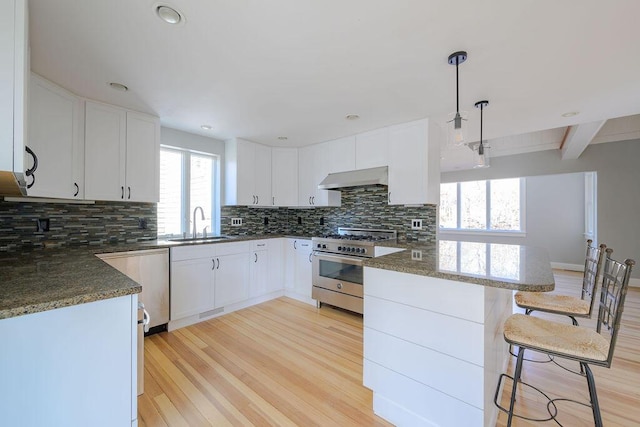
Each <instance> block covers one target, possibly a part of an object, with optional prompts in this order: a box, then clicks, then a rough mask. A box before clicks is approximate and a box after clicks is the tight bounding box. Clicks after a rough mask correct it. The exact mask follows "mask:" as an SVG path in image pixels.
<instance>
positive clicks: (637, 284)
mask: <svg viewBox="0 0 640 427" xmlns="http://www.w3.org/2000/svg"><path fill="white" fill-rule="evenodd" d="M551 268H556V269H558V270H568V271H584V265H580V264H566V263H563V262H552V263H551ZM629 287H631V288H640V279H637V278H633V277H632V278H631V279H629Z"/></svg>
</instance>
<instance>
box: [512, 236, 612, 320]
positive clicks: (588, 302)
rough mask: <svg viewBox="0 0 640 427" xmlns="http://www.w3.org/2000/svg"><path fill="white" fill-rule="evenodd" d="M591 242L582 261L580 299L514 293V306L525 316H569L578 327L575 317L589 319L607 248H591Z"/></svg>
mask: <svg viewBox="0 0 640 427" xmlns="http://www.w3.org/2000/svg"><path fill="white" fill-rule="evenodd" d="M591 243H593V241H592V240H591V239H589V240H587V255H586V257H585V261H584V276H583V278H582V293H581V296H580V298H578V297H575V296H571V295H559V294H552V293H546V292H522V291H520V292H516V295H515V297H514V299H515V302H516V305H517V306H518V307H520V308H524V309H525V314H531V312H533V311H544V312H547V313H554V314H560V315H564V316H569V317H570V318H571V321H572V322H573V324H574V325H576V326H577V325H578V321H577V320H576V317H582V318H587V319H588V318H590V317H591V313H592V311H593V306H594V305H595V300H596V298H595V297H594V295H595V293H596V288H597V285H598V279H599V277H600V271H601V267H602V258H603V257H604V252H605V250H606V248H607V246H606V245H604V244H602V245H600V247H594V246H591Z"/></svg>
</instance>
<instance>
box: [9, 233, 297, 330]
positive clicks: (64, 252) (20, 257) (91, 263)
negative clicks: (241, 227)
mask: <svg viewBox="0 0 640 427" xmlns="http://www.w3.org/2000/svg"><path fill="white" fill-rule="evenodd" d="M279 237H289V236H283V235H273V234H270V235H256V236H230V237H229V238H228V239H224V240H221V241H218V242H215V244H219V243H226V242H238V241H247V240H261V239H272V238H279ZM295 238H301V237H299V236H298V237H295ZM196 244H212V242H168V241H166V240H149V241H144V242H134V243H113V244H104V245H95V246H92V245H78V246H60V247H48V248H33V249H21V250H15V251H0V319H6V318H10V317H16V316H21V315H25V314H32V313H38V312H41V311H47V310H53V309H56V308H62V307H67V306H71V305H77V304H84V303H88V302H93V301H98V300H103V299H109V298H115V297H119V296H124V295H130V294H135V293H139V292H141V291H142V287H141V286H140V285H139V284H138V283H136V282H135V281H133V280H131V279H130V278H128V277H127V276H126V275H124V274H122V273H120V272H119V271H118V270H116V269H115V268H113V267H111V266H110V265H108V264H107V263H105V262H103V261H102V260H101V259H99V258H98V257H96V255H98V254H105V253H114V252H131V251H140V250H150V249H168V248H170V247H175V246H186V245H196Z"/></svg>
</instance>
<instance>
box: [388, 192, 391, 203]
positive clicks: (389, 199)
mask: <svg viewBox="0 0 640 427" xmlns="http://www.w3.org/2000/svg"><path fill="white" fill-rule="evenodd" d="M387 203H391V191H389V198H388V200H387Z"/></svg>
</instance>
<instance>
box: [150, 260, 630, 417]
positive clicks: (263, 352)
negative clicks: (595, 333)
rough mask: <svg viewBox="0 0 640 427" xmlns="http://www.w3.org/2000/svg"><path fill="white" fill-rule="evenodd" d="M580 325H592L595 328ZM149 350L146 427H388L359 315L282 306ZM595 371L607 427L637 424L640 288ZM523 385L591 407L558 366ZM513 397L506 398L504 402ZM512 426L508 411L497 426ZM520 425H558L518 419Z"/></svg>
mask: <svg viewBox="0 0 640 427" xmlns="http://www.w3.org/2000/svg"><path fill="white" fill-rule="evenodd" d="M554 273H555V277H556V292H560V293H565V294H567V293H570V294H574V295H577V292H578V289H579V287H580V280H581V277H582V275H581V274H580V273H575V272H566V271H559V270H558V271H555V272H554ZM543 316H544V315H543ZM555 319H556V320H559V319H558V318H557V317H555ZM581 324H582V325H584V326H591V327H593V326H594V325H595V320H590V321H583V322H581ZM147 343H149V344H147ZM145 345H146V347H145V382H146V384H145V394H144V395H142V396H140V397H139V399H138V406H139V410H138V412H139V422H140V426H143V425H145V426H150V427H155V426H170V427H172V426H183V425H188V426H206V425H224V424H227V425H233V426H286V427H293V426H305V427H306V426H381V427H382V426H389V425H390V424H389V423H387V422H385V421H384V420H382V419H380V418H379V417H377V416H376V415H375V414H373V410H372V395H371V391H370V390H368V389H366V388H365V387H363V386H362V316H359V315H355V314H351V313H348V312H344V311H342V310H337V309H333V308H331V307H326V306H323V307H322V308H321V309H320V310H318V309H317V308H315V307H313V306H310V305H308V304H304V303H301V302H299V301H296V300H292V299H289V298H278V299H276V300H272V301H269V302H266V303H263V304H259V305H256V306H253V307H249V308H247V309H244V310H240V311H237V312H234V313H229V314H227V315H224V316H221V317H219V318H216V319H212V320H209V321H206V322H202V323H199V324H197V325H192V326H189V327H186V328H182V329H180V330H178V331H175V332H170V333H169V332H163V333H161V334H157V335H154V336H151V337H148V338H146V339H145ZM562 363H563V365H564V366H566V367H570V368H576V367H577V364H575V362H562ZM509 369H510V370H511V371H512V370H513V367H512V366H510V368H509ZM593 371H594V375H595V378H596V385H597V388H598V396H599V398H600V405H601V409H602V414H603V418H604V423H605V425H606V426H608V427H609V426H613V427H616V426H625V427H627V426H633V425H639V424H638V420H640V385H639V379H640V289H637V288H635V289H630V291H629V294H628V296H627V303H626V307H625V314H624V316H623V326H622V328H621V331H620V335H619V338H618V344H617V348H616V354H615V357H614V362H613V366H612V368H611V369H606V368H601V367H594V368H593ZM523 378H526V380H525V381H528V382H531V383H534V384H536V385H537V386H539V387H540V388H542V389H544V390H545V391H547V392H548V394H549V395H550V396H552V397H558V396H568V397H571V398H575V399H578V400H581V401H585V402H586V401H588V391H587V387H586V382H585V381H584V379H583V378H582V377H580V376H577V375H573V374H570V373H568V372H566V371H565V370H563V369H562V368H560V367H558V366H556V365H554V364H553V363H525V365H524V368H523ZM518 393H519V398H518V401H517V404H518V405H519V409H520V410H522V411H524V414H525V415H530V416H536V414H537V415H540V414H544V413H545V411H546V409H545V408H546V401H545V400H544V399H542V398H541V397H540V396H539V395H538V394H537V393H536V392H534V391H532V390H527V389H523V388H522V387H520V389H519V390H518ZM507 395H508V393H507V391H506V390H505V392H504V393H503V396H502V403H503V404H505V399H508V397H507ZM558 407H559V410H560V412H561V414H560V415H559V418H558V419H559V420H560V421H561V423H562V424H563V425H565V426H571V427H573V426H592V425H593V421H592V417H591V410H590V408H587V407H583V406H580V405H576V404H568V403H561V404H559V405H558ZM505 423H506V416H504V414H502V413H501V414H500V416H499V418H498V423H497V426H499V427H502V426H504V425H505ZM514 425H515V426H532V425H538V426H540V425H542V426H546V425H549V426H551V425H557V424H555V423H552V422H547V423H532V422H528V421H523V420H516V421H515V422H514Z"/></svg>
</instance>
